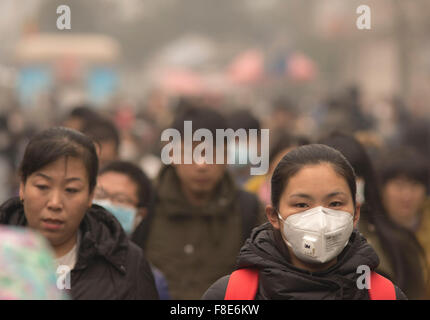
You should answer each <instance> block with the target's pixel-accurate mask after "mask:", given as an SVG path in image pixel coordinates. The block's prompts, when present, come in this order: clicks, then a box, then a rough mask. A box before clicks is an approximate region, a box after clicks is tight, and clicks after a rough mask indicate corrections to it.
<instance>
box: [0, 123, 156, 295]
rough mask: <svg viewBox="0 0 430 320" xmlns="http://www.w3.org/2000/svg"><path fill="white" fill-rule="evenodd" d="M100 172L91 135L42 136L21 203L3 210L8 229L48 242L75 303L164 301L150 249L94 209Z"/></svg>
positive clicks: (29, 157) (29, 150) (31, 152)
mask: <svg viewBox="0 0 430 320" xmlns="http://www.w3.org/2000/svg"><path fill="white" fill-rule="evenodd" d="M97 172H98V157H97V152H96V148H95V145H94V143H93V142H92V141H91V139H90V138H88V137H87V136H85V135H84V134H82V133H80V132H78V131H76V130H72V129H67V128H63V127H56V128H51V129H47V130H44V131H42V132H40V133H38V134H36V135H35V136H34V137H33V138H32V139H31V140H30V142H29V143H28V145H27V146H26V149H25V152H24V157H23V160H22V162H21V165H20V178H21V183H20V188H19V197H14V198H11V199H9V200H7V201H6V202H5V203H3V204H2V205H1V206H0V224H4V225H8V226H20V227H27V228H30V229H32V230H35V231H37V232H39V233H40V234H41V235H42V236H44V237H45V239H46V240H47V241H48V243H49V244H50V246H51V247H52V249H53V252H54V255H55V264H56V267H57V268H58V267H61V269H63V270H68V271H67V274H68V275H69V276H70V277H69V279H70V282H68V283H69V284H66V285H65V286H64V288H63V289H64V291H65V293H67V294H68V295H69V296H70V297H71V298H72V299H73V300H94V299H97V300H99V299H100V300H130V299H143V300H152V299H158V293H157V290H156V288H155V282H154V277H153V274H152V272H151V269H150V266H149V264H148V262H147V260H146V258H145V256H144V254H143V251H142V249H141V248H139V247H138V246H137V245H136V244H134V243H132V242H131V241H130V240H129V239H128V238H127V236H126V234H125V232H124V231H123V229H122V228H121V226H120V224H119V223H118V221H117V220H116V219H115V218H114V217H113V216H112V214H110V213H109V212H108V211H106V210H105V209H104V208H102V207H100V206H97V205H94V204H93V203H92V202H93V198H94V189H95V187H96V184H97ZM67 277H68V276H67Z"/></svg>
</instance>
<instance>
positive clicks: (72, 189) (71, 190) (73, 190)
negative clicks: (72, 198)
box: [66, 188, 79, 193]
mask: <svg viewBox="0 0 430 320" xmlns="http://www.w3.org/2000/svg"><path fill="white" fill-rule="evenodd" d="M66 191H67V192H68V193H76V192H78V191H79V190H78V189H75V188H67V189H66Z"/></svg>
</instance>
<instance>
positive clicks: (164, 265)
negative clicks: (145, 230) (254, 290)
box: [145, 166, 259, 299]
mask: <svg viewBox="0 0 430 320" xmlns="http://www.w3.org/2000/svg"><path fill="white" fill-rule="evenodd" d="M156 188H157V199H156V207H155V208H156V213H155V216H154V220H153V223H152V226H151V231H150V234H149V238H148V244H147V246H146V248H147V249H146V251H145V252H146V253H147V256H148V258H149V260H150V261H151V263H153V264H154V265H155V266H156V267H157V268H159V269H160V270H161V271H162V272H163V274H164V275H165V276H166V278H167V282H168V284H169V291H170V293H171V296H172V298H173V299H200V297H201V296H202V294H203V293H204V292H205V290H206V289H207V288H208V287H209V285H210V284H211V283H213V282H214V281H215V280H216V279H218V278H219V277H221V276H222V275H225V274H227V273H230V272H232V271H233V270H234V267H235V261H236V256H237V254H238V252H239V250H240V248H241V246H242V245H243V243H244V235H243V231H244V230H245V229H246V228H244V227H243V226H244V224H243V216H242V212H244V211H243V210H241V208H240V202H239V198H240V194H241V191H240V190H238V189H237V187H236V186H235V184H234V181H233V179H232V178H231V176H230V175H229V174H228V173H226V174H225V175H224V177H223V178H222V180H221V181H220V183H219V184H218V186H217V189H216V191H215V193H214V194H215V195H214V197H213V198H212V199H211V200H210V201H209V202H208V203H207V204H206V205H204V206H201V207H196V206H192V205H191V204H190V203H189V202H188V201H187V200H186V197H185V196H184V194H183V193H182V191H181V188H180V181H179V178H178V177H177V175H176V172H175V170H174V168H173V167H171V166H166V167H164V168H163V169H162V170H161V172H160V175H159V178H158V183H157V184H156ZM247 195H248V196H249V194H247ZM250 200H254V201H255V202H254V204H255V205H254V206H253V208H250V210H249V211H248V213H249V214H252V212H253V211H256V212H258V208H257V207H258V202H257V200H256V198H255V197H254V196H251V199H250ZM248 203H249V204H252V203H253V202H252V201H248ZM258 224H259V220H257V218H256V217H254V223H253V226H256V225H258ZM251 230H252V228H250V230H249V231H248V234H247V235H246V237H248V236H249V235H250V231H251Z"/></svg>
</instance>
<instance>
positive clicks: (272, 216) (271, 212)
mask: <svg viewBox="0 0 430 320" xmlns="http://www.w3.org/2000/svg"><path fill="white" fill-rule="evenodd" d="M266 216H267V220H269V222H270V224H271V225H272V226H273V228H275V229H277V230H279V229H280V226H279V218H278V212H277V211H276V209H275V208H274V207H272V206H271V205H267V206H266Z"/></svg>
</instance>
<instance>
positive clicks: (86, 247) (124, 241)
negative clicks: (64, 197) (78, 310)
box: [0, 198, 158, 300]
mask: <svg viewBox="0 0 430 320" xmlns="http://www.w3.org/2000/svg"><path fill="white" fill-rule="evenodd" d="M0 224H5V225H15V226H26V225H27V220H26V218H25V214H24V209H23V206H22V204H21V202H20V201H19V199H18V198H12V199H10V200H8V201H6V202H5V203H3V204H2V205H1V206H0ZM79 228H80V232H81V241H80V245H79V248H78V250H79V251H78V252H79V253H78V259H77V261H76V265H75V267H74V269H73V270H72V271H71V278H70V279H71V289H70V290H66V291H68V294H69V295H70V296H71V298H72V299H78V300H87V299H104V300H108V299H109V300H110V299H115V300H116V299H145V300H150V299H158V293H157V290H156V288H155V283H154V277H153V274H152V272H151V269H150V267H149V264H148V262H147V260H146V259H145V257H144V255H143V251H142V249H140V248H139V247H138V246H136V245H135V244H133V243H132V242H131V241H130V240H128V238H127V236H126V234H125V232H124V231H123V229H122V228H121V225H120V224H119V222H118V221H117V220H116V219H115V218H114V217H113V216H112V215H111V214H110V213H109V212H107V211H106V210H105V209H104V208H102V207H100V206H97V205H93V206H92V207H91V208H90V209H89V210H88V211H87V213H86V214H85V216H84V218H83V220H82V222H81V224H80V227H79Z"/></svg>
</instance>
